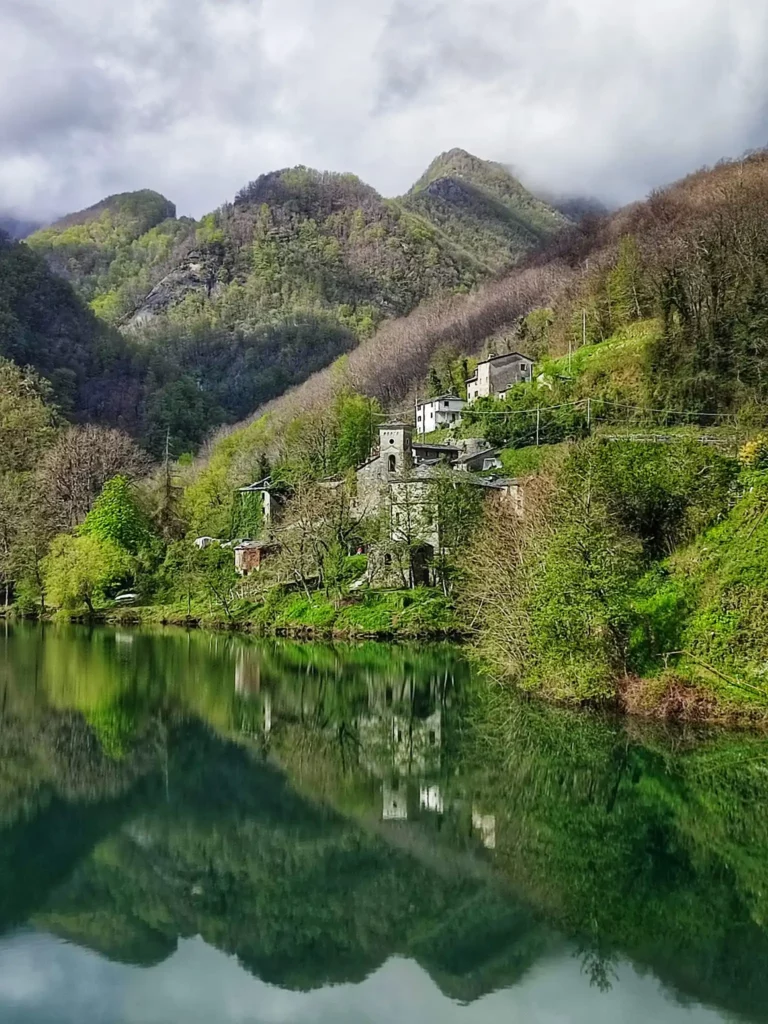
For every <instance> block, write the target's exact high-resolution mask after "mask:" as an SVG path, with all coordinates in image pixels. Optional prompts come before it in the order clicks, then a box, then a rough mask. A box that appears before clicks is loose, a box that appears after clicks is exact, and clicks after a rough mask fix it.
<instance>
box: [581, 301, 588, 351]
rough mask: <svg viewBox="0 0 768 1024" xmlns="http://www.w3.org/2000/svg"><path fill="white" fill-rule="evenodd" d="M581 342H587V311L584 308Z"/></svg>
mask: <svg viewBox="0 0 768 1024" xmlns="http://www.w3.org/2000/svg"><path fill="white" fill-rule="evenodd" d="M581 344H582V345H586V344H587V311H586V309H582V311H581Z"/></svg>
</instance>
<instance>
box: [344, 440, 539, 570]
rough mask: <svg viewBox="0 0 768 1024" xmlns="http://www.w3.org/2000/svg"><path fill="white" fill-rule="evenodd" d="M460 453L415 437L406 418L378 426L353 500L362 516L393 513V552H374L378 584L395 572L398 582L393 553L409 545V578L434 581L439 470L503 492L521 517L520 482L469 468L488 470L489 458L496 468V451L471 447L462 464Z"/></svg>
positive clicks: (489, 491) (359, 472) (493, 491)
mask: <svg viewBox="0 0 768 1024" xmlns="http://www.w3.org/2000/svg"><path fill="white" fill-rule="evenodd" d="M473 448H474V446H473ZM462 458H463V457H462V455H461V449H460V448H459V446H458V445H420V444H419V443H418V442H414V440H413V427H412V426H411V425H410V424H408V423H388V424H384V425H383V426H382V427H381V428H380V431H379V449H378V451H377V452H374V453H373V454H372V455H371V457H370V458H369V459H368V461H367V462H365V463H364V464H363V465H362V466H360V467H359V469H358V470H357V474H356V486H357V494H356V496H355V500H354V503H353V504H354V510H355V513H356V514H357V515H359V516H361V517H362V516H365V515H369V514H374V513H376V512H380V511H382V510H386V511H388V513H389V539H390V542H391V545H392V548H391V550H390V552H389V553H388V552H387V551H386V550H383V551H382V552H376V553H372V557H371V558H370V570H369V576H370V577H371V578H373V576H375V577H376V581H377V582H378V583H383V582H387V580H388V579H389V578H390V577H391V580H390V582H391V583H392V585H396V583H397V580H396V577H397V576H398V575H401V574H402V567H401V566H398V565H397V564H396V563H395V556H394V552H395V549H396V548H397V547H398V546H402V545H404V544H405V545H408V547H409V549H410V551H411V565H410V575H411V577H412V579H411V583H413V584H426V583H429V582H430V564H431V562H432V560H433V558H434V556H435V553H436V552H437V550H438V548H439V544H440V538H439V524H438V523H437V522H436V521H435V507H434V501H433V487H434V484H435V482H436V479H437V478H438V477H437V476H436V474H438V473H439V474H444V472H445V469H446V468H448V469H449V470H450V471H452V472H455V473H456V477H457V479H456V483H457V485H458V484H461V485H471V486H476V487H480V488H482V489H483V491H484V492H485V493H486V494H487V495H489V496H490V495H492V494H501V495H502V496H503V497H505V498H507V499H508V500H510V501H511V502H513V504H514V508H515V511H516V513H517V514H518V515H521V516H522V511H523V491H522V487H521V485H520V483H519V481H517V480H512V479H507V478H504V477H499V476H495V475H489V476H480V475H478V474H477V473H475V472H471V470H473V469H475V468H480V469H487V468H488V466H487V465H486V464H487V463H490V462H492V463H493V468H496V465H497V463H498V452H497V450H495V449H494V450H490V449H488V448H485V449H484V450H481V451H480V452H479V453H478V452H477V451H475V450H473V451H472V452H471V453H470V455H469V457H468V458H469V465H467V466H463V465H462ZM464 458H467V457H466V456H464ZM379 555H381V557H379Z"/></svg>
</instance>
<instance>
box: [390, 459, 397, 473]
mask: <svg viewBox="0 0 768 1024" xmlns="http://www.w3.org/2000/svg"><path fill="white" fill-rule="evenodd" d="M396 469H397V459H396V458H395V456H394V455H390V456H389V472H390V473H394V472H395V470H396Z"/></svg>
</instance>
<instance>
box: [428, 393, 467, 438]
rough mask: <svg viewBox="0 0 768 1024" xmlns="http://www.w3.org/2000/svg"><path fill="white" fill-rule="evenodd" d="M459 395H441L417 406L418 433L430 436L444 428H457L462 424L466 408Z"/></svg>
mask: <svg viewBox="0 0 768 1024" xmlns="http://www.w3.org/2000/svg"><path fill="white" fill-rule="evenodd" d="M466 404H467V403H466V402H465V401H464V399H463V398H459V397H458V395H439V396H438V397H437V398H430V399H428V400H427V401H424V402H418V403H417V405H416V433H417V434H429V433H431V432H432V431H433V430H441V429H442V428H443V427H455V426H457V425H458V424H459V423H460V422H461V414H462V412H463V410H464V407H465V406H466Z"/></svg>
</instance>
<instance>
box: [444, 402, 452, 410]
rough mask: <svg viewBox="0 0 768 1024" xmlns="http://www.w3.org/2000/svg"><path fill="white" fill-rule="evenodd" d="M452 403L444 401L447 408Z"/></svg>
mask: <svg viewBox="0 0 768 1024" xmlns="http://www.w3.org/2000/svg"><path fill="white" fill-rule="evenodd" d="M450 404H451V403H450V402H443V405H444V406H445V408H446V409H447V408H448V406H449V405H450Z"/></svg>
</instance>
